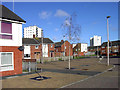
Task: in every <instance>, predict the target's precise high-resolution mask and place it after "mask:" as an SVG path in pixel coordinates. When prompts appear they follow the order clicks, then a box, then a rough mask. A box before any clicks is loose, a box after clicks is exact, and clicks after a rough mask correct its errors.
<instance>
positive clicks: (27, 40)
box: [22, 38, 54, 44]
mask: <svg viewBox="0 0 120 90" xmlns="http://www.w3.org/2000/svg"><path fill="white" fill-rule="evenodd" d="M41 43H42V41H41V38H38V39H35V38H23V39H22V44H41ZM43 43H46V44H48V43H54V42H53V41H52V40H50V39H49V38H43Z"/></svg>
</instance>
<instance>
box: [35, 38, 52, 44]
mask: <svg viewBox="0 0 120 90" xmlns="http://www.w3.org/2000/svg"><path fill="white" fill-rule="evenodd" d="M36 40H37V41H38V42H39V43H42V40H41V38H38V39H36ZM43 43H54V42H53V41H52V40H50V39H49V38H43Z"/></svg>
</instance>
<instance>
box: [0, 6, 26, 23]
mask: <svg viewBox="0 0 120 90" xmlns="http://www.w3.org/2000/svg"><path fill="white" fill-rule="evenodd" d="M0 9H1V11H0V18H2V19H9V20H14V21H19V22H24V23H26V21H24V20H23V19H22V18H20V17H19V16H18V15H16V14H15V13H14V12H12V11H11V10H9V9H8V8H7V7H5V6H4V5H0Z"/></svg>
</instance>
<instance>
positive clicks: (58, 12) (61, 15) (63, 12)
mask: <svg viewBox="0 0 120 90" xmlns="http://www.w3.org/2000/svg"><path fill="white" fill-rule="evenodd" d="M54 16H56V17H64V16H70V15H69V14H68V13H67V12H65V11H63V10H61V9H58V10H57V11H56V13H55V15H54Z"/></svg>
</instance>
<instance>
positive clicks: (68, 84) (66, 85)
mask: <svg viewBox="0 0 120 90" xmlns="http://www.w3.org/2000/svg"><path fill="white" fill-rule="evenodd" d="M113 68H115V65H113V67H112V68H109V69H107V70H105V71H103V72H101V73H98V74H96V75H93V76H89V77H88V78H85V79H82V80H80V81H77V82H73V83H71V84H68V85H65V86H62V87H60V88H58V89H56V90H59V89H61V88H65V87H68V86H71V85H73V84H77V83H79V82H83V81H85V80H88V79H90V78H93V77H96V76H98V75H101V74H103V73H105V72H107V71H108V70H111V69H113Z"/></svg>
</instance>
